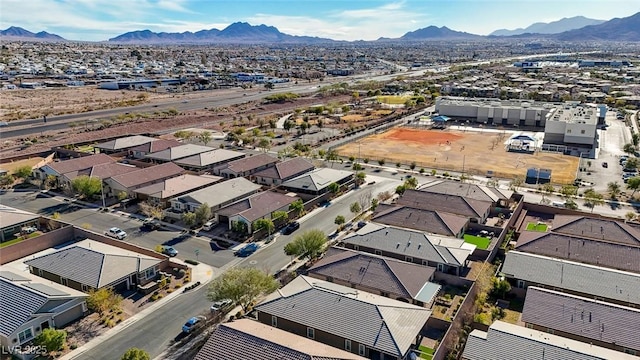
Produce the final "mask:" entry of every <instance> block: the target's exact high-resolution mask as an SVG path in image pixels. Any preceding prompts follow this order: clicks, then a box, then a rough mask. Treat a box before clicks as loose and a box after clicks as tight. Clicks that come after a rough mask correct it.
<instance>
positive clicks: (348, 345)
mask: <svg viewBox="0 0 640 360" xmlns="http://www.w3.org/2000/svg"><path fill="white" fill-rule="evenodd" d="M344 349H345V350H346V351H351V340H349V339H344Z"/></svg>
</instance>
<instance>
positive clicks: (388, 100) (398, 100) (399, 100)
mask: <svg viewBox="0 0 640 360" xmlns="http://www.w3.org/2000/svg"><path fill="white" fill-rule="evenodd" d="M410 98H411V97H409V96H393V95H383V96H378V101H380V102H381V103H385V104H390V105H402V104H404V103H405V102H407V100H409V99H410Z"/></svg>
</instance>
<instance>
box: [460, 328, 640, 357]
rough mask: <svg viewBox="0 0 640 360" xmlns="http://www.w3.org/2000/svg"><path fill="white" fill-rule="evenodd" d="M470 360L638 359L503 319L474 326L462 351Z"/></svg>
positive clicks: (463, 355)
mask: <svg viewBox="0 0 640 360" xmlns="http://www.w3.org/2000/svg"><path fill="white" fill-rule="evenodd" d="M462 358H463V359H467V360H496V359H500V360H549V359H553V360H560V359H562V360H637V359H638V358H637V357H635V356H632V355H628V354H624V353H622V352H619V351H614V350H610V349H605V348H603V347H599V346H593V345H590V344H587V343H583V342H579V341H575V340H571V339H567V338H564V337H561V336H557V335H552V334H547V333H544V332H541V331H537V330H533V329H527V328H525V327H522V326H518V325H513V324H509V323H506V322H502V321H496V322H494V323H493V324H492V325H491V326H490V327H489V331H487V332H484V331H480V330H473V331H472V332H471V334H469V338H468V339H467V343H466V345H465V347H464V351H463V353H462Z"/></svg>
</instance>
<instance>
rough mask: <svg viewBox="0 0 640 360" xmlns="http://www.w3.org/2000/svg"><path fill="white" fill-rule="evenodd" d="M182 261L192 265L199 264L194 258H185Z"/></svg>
mask: <svg viewBox="0 0 640 360" xmlns="http://www.w3.org/2000/svg"><path fill="white" fill-rule="evenodd" d="M184 262H186V263H187V264H189V265H194V266H195V265H198V264H200V263H199V262H197V261H195V260H191V259H187V260H185V261H184Z"/></svg>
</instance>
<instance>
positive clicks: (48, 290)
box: [24, 283, 69, 296]
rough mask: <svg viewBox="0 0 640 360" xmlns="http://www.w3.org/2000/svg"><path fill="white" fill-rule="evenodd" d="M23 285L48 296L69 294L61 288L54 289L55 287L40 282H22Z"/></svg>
mask: <svg viewBox="0 0 640 360" xmlns="http://www.w3.org/2000/svg"><path fill="white" fill-rule="evenodd" d="M24 287H27V288H29V289H32V290H35V291H38V292H41V293H43V294H45V295H49V296H68V295H69V294H68V293H66V292H64V291H62V290H59V289H55V288H52V287H51V286H47V285H45V284H40V283H28V284H24Z"/></svg>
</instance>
